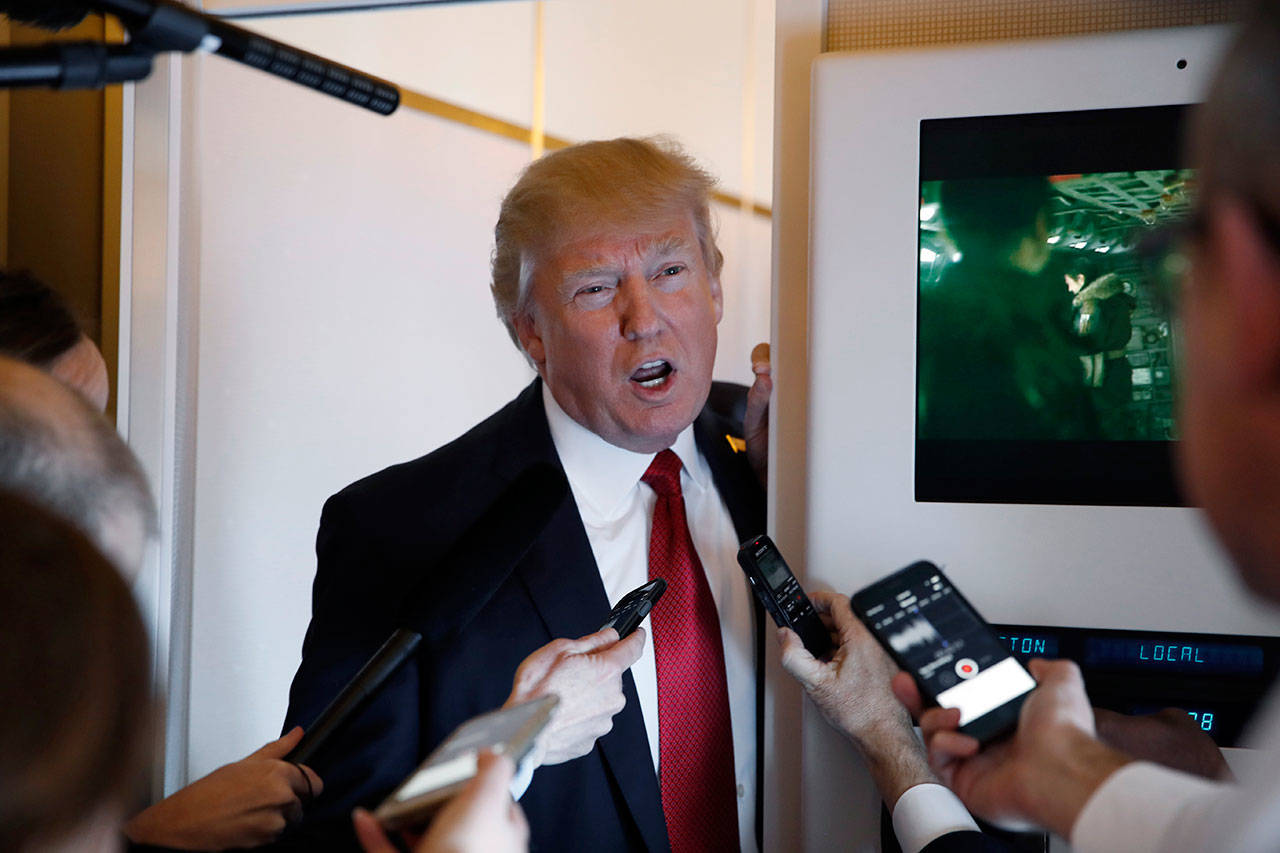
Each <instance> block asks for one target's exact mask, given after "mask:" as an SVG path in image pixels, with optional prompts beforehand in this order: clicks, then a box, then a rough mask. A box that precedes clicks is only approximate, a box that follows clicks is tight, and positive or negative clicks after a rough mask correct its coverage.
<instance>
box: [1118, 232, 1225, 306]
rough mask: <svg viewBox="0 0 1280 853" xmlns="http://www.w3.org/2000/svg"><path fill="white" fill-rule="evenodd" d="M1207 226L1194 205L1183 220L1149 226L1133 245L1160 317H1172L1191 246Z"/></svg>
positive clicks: (1189, 260)
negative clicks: (1156, 226)
mask: <svg viewBox="0 0 1280 853" xmlns="http://www.w3.org/2000/svg"><path fill="white" fill-rule="evenodd" d="M1207 229H1208V223H1207V222H1206V220H1205V216H1204V214H1203V213H1201V211H1200V209H1199V208H1197V209H1196V210H1195V211H1194V212H1193V213H1192V214H1191V215H1190V216H1189V217H1187V218H1186V219H1183V220H1180V221H1178V222H1171V223H1169V224H1167V225H1162V226H1161V227H1159V228H1156V229H1153V230H1152V231H1151V232H1149V233H1148V234H1146V235H1145V236H1144V237H1143V238H1142V239H1141V240H1140V241H1139V242H1138V245H1137V246H1136V247H1134V248H1135V251H1136V252H1137V254H1138V258H1139V262H1140V263H1141V265H1142V270H1143V272H1144V273H1145V274H1146V279H1147V281H1148V282H1149V283H1150V285H1151V295H1152V298H1153V301H1154V302H1155V306H1154V307H1155V309H1156V312H1157V313H1158V314H1160V315H1161V316H1162V317H1166V318H1172V317H1173V316H1174V311H1175V309H1176V308H1177V307H1178V304H1179V302H1180V301H1181V299H1180V297H1181V295H1182V287H1183V283H1184V282H1185V281H1186V279H1187V274H1188V273H1189V272H1190V271H1191V249H1192V248H1193V247H1194V246H1195V245H1196V244H1198V243H1200V242H1201V241H1202V240H1203V239H1204V236H1205V233H1206V232H1207Z"/></svg>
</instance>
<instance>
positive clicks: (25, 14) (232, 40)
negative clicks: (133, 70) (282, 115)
mask: <svg viewBox="0 0 1280 853" xmlns="http://www.w3.org/2000/svg"><path fill="white" fill-rule="evenodd" d="M90 12H102V13H104V14H109V15H113V16H115V17H116V18H118V19H119V20H120V23H121V24H123V25H124V27H125V29H126V30H128V32H129V45H128V50H129V52H130V53H132V54H137V55H146V54H155V53H164V52H168V51H181V52H183V53H190V52H191V51H193V50H205V51H208V52H210V53H216V54H218V55H219V56H225V57H226V58H228V59H232V60H235V61H236V62H241V63H244V64H245V65H249V66H251V67H253V68H257V69H258V70H259V71H265V72H267V73H268V74H273V75H275V76H277V77H283V78H284V79H286V80H292V81H293V82H295V83H298V84H300V85H303V86H306V87H308V88H311V89H316V90H318V91H321V92H324V93H325V94H327V95H331V96H333V97H335V98H340V99H342V100H344V101H347V102H348V103H351V104H355V105H356V106H358V107H364V108H365V109H367V110H372V111H373V112H375V113H378V114H380V115H390V114H391V113H393V112H395V111H396V109H397V108H398V107H399V106H400V90H399V89H398V88H397V87H396V86H395V85H394V84H393V83H389V82H388V81H386V80H383V79H381V78H379V77H374V76H372V75H369V74H365V73H363V72H361V71H357V70H355V69H353V68H348V67H347V66H345V65H341V64H339V63H337V62H334V61H332V60H330V59H325V58H324V57H323V56H317V55H316V54H313V53H307V52H306V51H304V50H298V49H297V48H293V47H290V46H289V45H286V44H281V43H280V42H277V41H274V40H272V39H269V38H266V37H265V36H260V35H258V34H257V33H254V32H250V31H249V30H246V29H242V28H241V27H237V26H235V25H234V24H230V23H227V22H226V21H225V20H222V19H221V18H216V17H214V16H212V15H206V14H204V13H202V12H199V11H196V10H195V9H191V8H188V7H187V6H184V5H182V4H181V3H179V2H176V0H79V2H76V0H52V2H40V0H0V13H2V14H5V15H8V16H9V17H10V18H12V19H13V20H15V21H21V22H23V23H29V24H34V25H36V26H38V27H43V28H45V29H61V28H64V27H68V26H71V25H73V24H76V23H79V22H80V21H81V20H83V19H84V17H85V16H86V15H87V14H89V13H90ZM76 58H77V59H79V58H80V57H79V56H77V57H76ZM22 59H23V58H22V57H10V58H8V59H7V60H6V61H5V62H4V63H0V71H2V72H3V74H2V75H0V81H2V82H4V83H5V84H6V85H41V84H42V85H52V86H58V87H61V88H74V87H75V86H74V85H73V81H81V80H83V81H99V82H96V84H95V85H96V86H100V85H102V82H101V81H103V80H104V79H105V78H107V77H109V76H110V75H109V72H106V71H100V70H98V69H84V68H76V69H74V70H73V71H72V73H70V74H61V75H57V74H54V75H48V74H46V75H44V76H43V77H37V75H36V73H35V71H34V70H32V69H28V68H26V67H25V66H22V65H21V64H20V63H21V61H22ZM107 82H112V81H110V80H107ZM93 87H94V86H83V88H93Z"/></svg>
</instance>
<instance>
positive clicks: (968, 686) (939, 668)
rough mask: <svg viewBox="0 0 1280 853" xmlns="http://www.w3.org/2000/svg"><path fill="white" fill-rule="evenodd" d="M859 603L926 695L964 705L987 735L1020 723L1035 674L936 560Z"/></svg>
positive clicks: (861, 596)
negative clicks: (937, 564) (1019, 717)
mask: <svg viewBox="0 0 1280 853" xmlns="http://www.w3.org/2000/svg"><path fill="white" fill-rule="evenodd" d="M852 603H853V612H854V613H855V614H857V616H858V618H859V619H861V620H862V622H863V624H865V625H866V626H867V628H868V629H869V630H870V631H871V633H872V634H874V635H875V638H876V639H877V640H879V641H880V644H881V645H882V646H884V648H885V650H886V651H887V652H888V653H889V654H890V656H892V657H893V659H894V660H895V661H896V662H897V663H898V666H900V667H901V668H902V669H904V670H905V671H907V672H909V673H911V676H912V677H913V678H915V680H916V684H917V685H919V687H920V693H921V694H922V696H923V697H924V699H925V701H926V702H928V703H929V704H932V705H940V706H942V707H943V708H959V709H960V731H961V732H963V733H964V734H967V735H972V736H973V737H975V738H977V739H978V740H979V741H980V742H982V743H988V742H990V741H992V740H995V739H996V738H998V737H1000V736H1001V735H1003V734H1005V733H1006V732H1008V731H1009V730H1011V729H1012V728H1013V727H1014V726H1015V725H1017V722H1018V711H1019V710H1020V709H1021V708H1022V702H1023V700H1025V699H1026V698H1027V694H1028V693H1030V692H1031V691H1032V690H1033V689H1035V686H1036V682H1035V679H1034V678H1032V677H1031V673H1029V672H1027V670H1026V669H1025V668H1024V667H1023V666H1022V664H1021V663H1019V662H1018V660H1017V658H1015V657H1013V655H1012V654H1010V652H1009V649H1008V647H1007V646H1006V645H1005V644H1004V643H1001V642H1000V637H999V636H998V635H997V634H996V632H995V631H993V630H992V628H991V626H990V625H988V624H987V623H986V621H984V620H983V618H982V617H981V616H979V615H978V611H977V610H975V609H974V608H973V605H971V604H970V603H969V602H968V601H966V600H965V597H964V596H963V595H961V594H960V591H959V590H958V589H956V588H955V586H954V585H953V584H952V583H951V581H950V580H948V578H947V576H946V575H944V574H943V573H942V570H941V569H939V568H938V567H937V566H935V565H934V564H933V563H930V562H928V561H927V560H921V561H919V562H917V563H912V564H911V565H909V566H907V567H906V568H905V569H900V570H899V571H896V572H894V573H893V574H891V575H889V576H888V577H887V578H884V579H882V580H879V581H876V582H875V583H873V584H871V585H870V586H868V587H866V588H865V589H862V590H860V591H858V592H856V593H854V594H853V599H852Z"/></svg>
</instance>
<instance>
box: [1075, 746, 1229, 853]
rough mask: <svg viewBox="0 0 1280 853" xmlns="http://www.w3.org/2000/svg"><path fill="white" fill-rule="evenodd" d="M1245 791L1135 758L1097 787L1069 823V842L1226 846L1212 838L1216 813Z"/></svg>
mask: <svg viewBox="0 0 1280 853" xmlns="http://www.w3.org/2000/svg"><path fill="white" fill-rule="evenodd" d="M1241 793H1242V791H1241V789H1240V788H1239V787H1238V786H1236V785H1232V784H1228V783H1225V782H1211V781H1209V780H1207V779H1201V778H1199V777H1197V776H1191V775H1189V774H1186V773H1180V772H1178V771H1176V770H1170V769H1168V768H1166V767H1160V766H1159V765H1156V764H1151V763H1149V762H1145V761H1135V762H1134V763H1132V764H1128V765H1125V766H1124V767H1122V768H1120V769H1119V770H1117V771H1116V772H1115V773H1112V774H1111V775H1110V776H1109V777H1108V778H1107V780H1106V781H1105V782H1103V783H1102V785H1101V786H1100V787H1099V788H1098V790H1096V791H1094V792H1093V796H1092V797H1090V798H1089V801H1088V802H1086V803H1085V805H1084V808H1083V809H1082V810H1081V811H1080V815H1079V817H1077V818H1076V823H1075V826H1073V827H1072V828H1071V847H1072V849H1073V850H1074V851H1075V852H1076V853H1102V851H1111V850H1124V851H1130V853H1158V852H1159V853H1164V851H1168V852H1169V853H1172V851H1180V850H1188V851H1190V850H1210V849H1219V850H1226V849H1229V848H1228V847H1219V846H1217V844H1216V843H1211V840H1212V839H1213V838H1214V837H1215V836H1217V835H1218V833H1217V831H1215V825H1216V824H1220V821H1218V820H1215V819H1214V816H1215V813H1218V812H1220V811H1221V810H1222V809H1223V807H1224V806H1230V805H1231V801H1232V800H1234V799H1239V798H1240V794H1241ZM1220 816H1221V815H1219V817H1220ZM1206 845H1207V846H1206ZM1230 849H1234V848H1230Z"/></svg>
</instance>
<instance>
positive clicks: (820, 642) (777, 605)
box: [738, 534, 831, 658]
mask: <svg viewBox="0 0 1280 853" xmlns="http://www.w3.org/2000/svg"><path fill="white" fill-rule="evenodd" d="M738 564H739V565H740V566H742V570H743V571H744V572H746V573H747V580H749V581H750V582H751V588H752V589H753V590H755V593H756V598H758V599H760V603H761V604H763V605H764V609H765V610H767V611H769V615H770V616H772V617H773V621H774V622H776V623H777V624H778V627H779V628H790V629H791V630H792V631H795V632H796V633H797V634H799V635H800V639H801V640H802V641H804V647H805V648H806V649H808V650H809V654H811V655H813V656H814V657H815V658H822V657H825V656H826V655H828V654H830V653H831V634H830V633H829V632H828V631H827V626H826V625H824V624H822V619H820V618H819V617H818V612H817V611H816V610H814V609H813V602H811V601H810V600H809V596H807V595H805V594H804V590H803V589H801V588H800V582H799V581H798V580H796V576H795V575H793V574H792V573H791V569H790V568H789V567H788V566H787V561H786V560H784V559H782V554H781V553H779V551H778V546H777V545H774V544H773V540H772V539H770V538H769V537H768V536H765V535H764V534H761V535H759V536H757V537H755V538H754V539H748V540H747V541H746V542H744V543H743V544H742V547H741V548H739V549H738Z"/></svg>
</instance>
